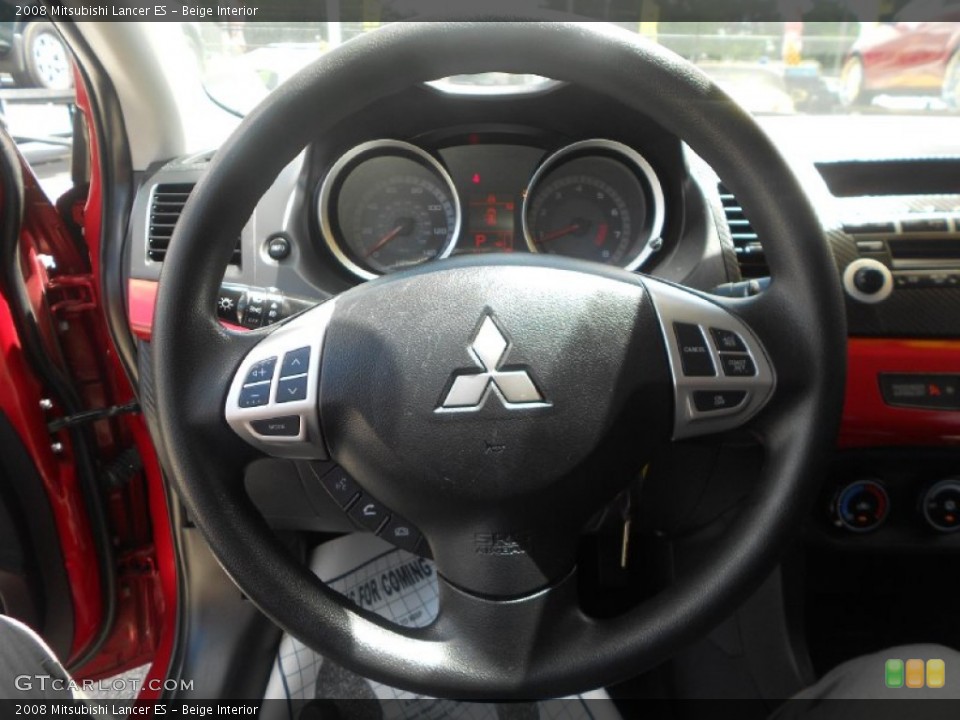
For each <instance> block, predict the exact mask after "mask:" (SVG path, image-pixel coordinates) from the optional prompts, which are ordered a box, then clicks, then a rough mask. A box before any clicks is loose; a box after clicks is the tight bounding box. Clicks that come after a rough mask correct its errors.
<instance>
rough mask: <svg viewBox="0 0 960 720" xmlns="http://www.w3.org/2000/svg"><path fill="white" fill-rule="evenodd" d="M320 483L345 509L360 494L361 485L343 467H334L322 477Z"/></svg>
mask: <svg viewBox="0 0 960 720" xmlns="http://www.w3.org/2000/svg"><path fill="white" fill-rule="evenodd" d="M320 484H321V485H323V487H324V489H325V490H326V491H327V492H328V493H330V497H332V498H333V499H334V500H335V501H336V502H337V504H338V505H339V506H340V507H342V508H343V509H344V510H346V509H347V508H349V507H350V504H351V503H352V502H353V501H354V500H356V499H357V497H359V495H360V486H359V485H357V483H356V482H355V481H354V479H353V478H352V477H350V476H349V475H348V474H347V471H346V470H344V469H343V468H341V467H336V468H334V469H333V470H331V471H330V472H328V473H327V474H326V475H324V476H323V477H322V478H320Z"/></svg>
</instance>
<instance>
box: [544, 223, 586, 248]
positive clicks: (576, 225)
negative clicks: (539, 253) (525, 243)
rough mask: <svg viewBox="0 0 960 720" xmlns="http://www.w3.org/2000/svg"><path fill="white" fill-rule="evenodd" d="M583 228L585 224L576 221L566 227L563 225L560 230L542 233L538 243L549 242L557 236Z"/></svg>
mask: <svg viewBox="0 0 960 720" xmlns="http://www.w3.org/2000/svg"><path fill="white" fill-rule="evenodd" d="M582 229H583V224H582V223H579V222H575V223H573V224H571V225H567V226H566V227H562V228H560V229H559V230H554V231H553V232H548V233H546V234H545V235H541V236H540V239H539V240H537V243H538V244H541V245H542V244H543V243H548V242H550V241H551V240H556V239H557V238H562V237H563V236H564V235H572V234H573V233H575V232H580V230H582Z"/></svg>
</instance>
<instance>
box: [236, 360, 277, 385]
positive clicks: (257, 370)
mask: <svg viewBox="0 0 960 720" xmlns="http://www.w3.org/2000/svg"><path fill="white" fill-rule="evenodd" d="M276 366H277V358H275V357H272V358H267V359H266V360H261V361H260V362H257V363H254V364H253V365H252V366H251V367H250V370H248V371H247V379H246V380H244V381H243V384H244V385H250V384H253V383H262V382H269V381H270V380H273V369H274V368H275V367H276Z"/></svg>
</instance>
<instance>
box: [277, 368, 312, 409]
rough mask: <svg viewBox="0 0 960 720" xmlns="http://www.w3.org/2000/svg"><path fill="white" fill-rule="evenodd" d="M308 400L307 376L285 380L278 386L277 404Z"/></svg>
mask: <svg viewBox="0 0 960 720" xmlns="http://www.w3.org/2000/svg"><path fill="white" fill-rule="evenodd" d="M306 398H307V376H306V375H300V376H298V377H289V378H283V379H282V380H280V382H279V383H278V385H277V402H278V403H289V402H296V401H297V400H306Z"/></svg>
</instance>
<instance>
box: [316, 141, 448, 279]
mask: <svg viewBox="0 0 960 720" xmlns="http://www.w3.org/2000/svg"><path fill="white" fill-rule="evenodd" d="M318 204H319V208H318V209H319V213H320V225H321V229H322V230H323V234H324V238H325V239H326V241H327V244H328V246H329V247H330V250H331V251H332V252H333V254H334V255H335V256H336V257H337V259H338V260H340V262H341V263H342V264H343V266H344V267H346V268H347V269H348V270H350V271H351V272H352V273H353V274H355V275H356V276H357V277H360V278H363V279H365V280H366V279H370V278H373V277H376V276H377V275H381V274H384V273H389V272H393V271H395V270H402V269H404V268H407V267H412V266H414V265H419V264H420V263H423V262H427V261H428V260H434V259H437V258H443V257H447V256H448V255H450V253H451V252H452V250H453V246H454V245H455V244H456V240H457V235H458V234H459V230H460V203H459V200H458V199H457V194H456V191H455V189H454V187H453V183H452V181H451V180H450V176H449V175H448V174H447V172H446V170H445V169H444V168H443V166H442V165H440V163H439V162H437V160H436V159H434V158H433V157H432V156H431V155H429V154H428V153H426V152H424V151H423V150H421V149H420V148H418V147H415V146H414V145H410V144H408V143H403V142H399V141H396V140H376V141H373V142H369V143H365V144H363V145H360V146H358V147H356V148H354V149H353V150H350V151H349V152H348V153H346V154H345V155H344V156H343V157H341V158H340V159H339V160H338V161H337V162H336V163H335V164H334V166H333V167H332V168H331V170H330V172H329V173H328V175H327V178H326V180H325V181H324V183H323V186H322V187H321V190H320V198H319V201H318Z"/></svg>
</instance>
